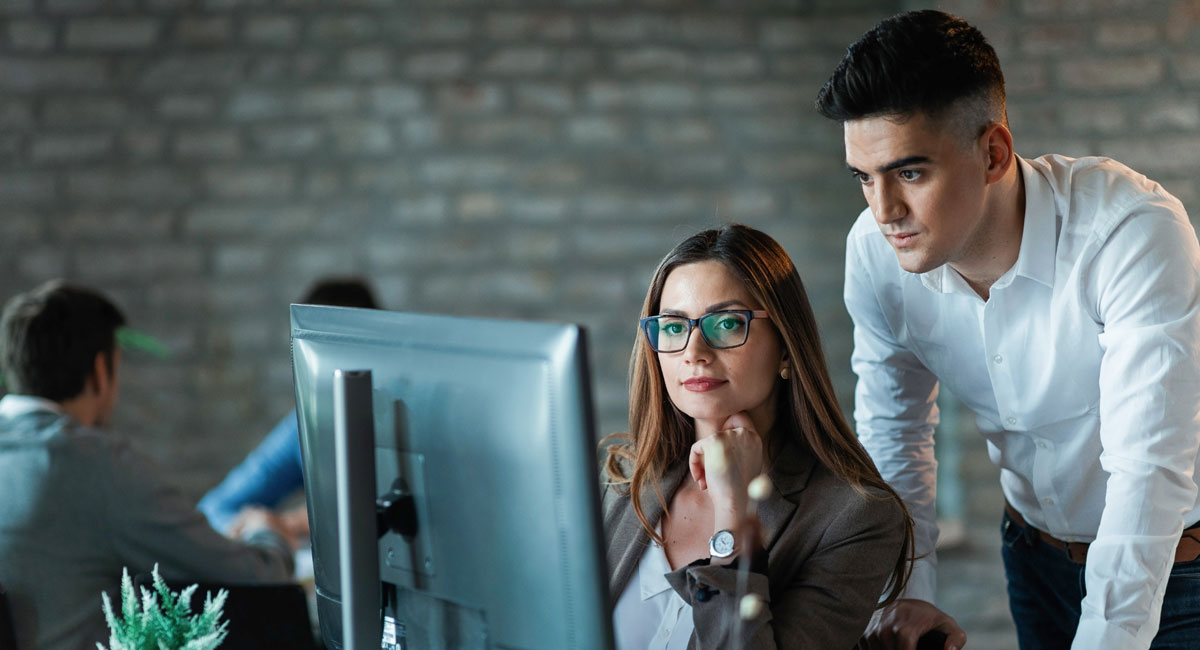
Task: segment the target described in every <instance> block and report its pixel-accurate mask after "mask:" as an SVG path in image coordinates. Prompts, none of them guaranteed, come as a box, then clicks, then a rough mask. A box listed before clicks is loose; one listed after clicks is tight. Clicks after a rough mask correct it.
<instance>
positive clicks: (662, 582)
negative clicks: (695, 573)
mask: <svg viewBox="0 0 1200 650" xmlns="http://www.w3.org/2000/svg"><path fill="white" fill-rule="evenodd" d="M670 572H671V564H670V563H669V562H667V554H666V553H665V552H663V549H662V547H661V546H659V545H658V544H655V543H654V542H651V543H650V544H649V545H648V546H647V547H646V551H645V552H644V553H642V559H641V561H640V562H638V568H637V573H636V574H634V576H633V579H631V580H630V581H629V584H627V585H625V591H623V592H621V597H620V598H618V599H617V606H616V607H615V608H613V636H614V638H615V640H616V643H617V650H686V649H687V645H688V641H689V640H690V639H691V638H692V631H693V630H694V629H695V625H694V624H693V622H692V607H691V605H688V604H687V603H686V602H684V600H683V598H680V597H679V594H678V593H676V592H675V590H674V589H672V588H671V584H670V583H668V582H667V574H668V573H670Z"/></svg>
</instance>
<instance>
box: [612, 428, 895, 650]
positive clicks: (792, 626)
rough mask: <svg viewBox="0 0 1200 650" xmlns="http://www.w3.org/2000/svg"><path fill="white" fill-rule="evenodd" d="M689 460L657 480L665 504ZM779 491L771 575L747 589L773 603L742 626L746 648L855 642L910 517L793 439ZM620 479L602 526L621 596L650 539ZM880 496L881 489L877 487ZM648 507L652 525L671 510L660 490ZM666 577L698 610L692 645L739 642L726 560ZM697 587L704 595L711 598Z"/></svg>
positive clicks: (814, 648)
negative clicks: (859, 490)
mask: <svg viewBox="0 0 1200 650" xmlns="http://www.w3.org/2000/svg"><path fill="white" fill-rule="evenodd" d="M686 474H687V463H686V462H680V463H677V464H675V465H674V466H672V467H671V468H670V469H669V470H668V471H667V472H666V475H665V476H664V477H663V479H662V481H661V482H660V484H659V488H660V489H661V490H662V495H663V497H664V498H665V499H666V501H667V503H670V501H671V497H672V496H673V495H674V494H675V490H676V489H678V487H679V485H680V482H681V481H682V480H691V479H690V477H688V476H687V475H686ZM768 475H769V476H770V477H771V480H772V482H774V484H775V490H774V492H773V493H772V495H771V496H770V498H768V499H767V500H766V501H765V502H763V503H762V504H760V506H759V510H758V514H759V519H760V520H761V521H762V526H763V532H764V536H765V541H766V549H767V553H768V557H769V559H768V562H767V573H766V574H765V575H764V574H761V573H751V574H750V580H749V590H750V592H752V593H756V594H758V595H760V596H762V597H763V598H765V599H766V600H767V601H768V610H767V611H764V613H763V614H761V615H760V616H759V617H758V618H757V619H755V620H753V621H748V622H746V623H745V624H743V626H742V636H743V639H744V643H743V646H742V647H744V648H746V649H747V650H751V649H754V650H757V649H760V648H761V649H769V648H805V649H808V650H848V649H850V648H853V647H854V645H855V643H856V642H857V641H858V639H859V637H860V636H862V633H863V630H864V629H866V627H867V622H868V620H869V619H870V617H871V613H872V611H874V609H875V605H876V603H877V601H878V600H879V597H880V595H881V594H882V593H883V590H884V587H885V584H886V582H887V580H888V577H889V576H890V575H891V571H892V568H893V567H894V566H895V563H896V559H897V557H898V556H899V554H900V547H901V544H902V542H903V536H904V519H903V514H902V511H901V510H900V508H899V506H898V505H897V504H896V503H895V502H893V501H892V500H890V499H882V498H881V499H878V500H876V499H868V498H865V497H863V496H862V495H860V494H858V493H857V492H855V491H854V490H853V489H852V488H851V487H850V486H849V485H848V484H847V483H846V482H845V481H843V480H841V479H839V478H837V477H836V476H834V475H833V473H831V472H830V471H829V470H828V469H826V468H825V467H824V466H823V465H820V464H819V463H817V462H816V460H815V459H814V458H813V456H812V455H811V454H807V453H802V452H800V450H799V449H798V447H797V445H788V446H787V448H786V449H785V450H784V451H783V453H781V454H780V456H779V458H777V459H776V460H775V462H774V463H773V466H772V468H771V470H770V471H769V472H768ZM622 492H623V490H622V489H621V488H620V487H619V486H610V485H606V486H604V488H603V490H602V493H603V497H602V498H603V516H604V532H605V537H606V540H607V544H608V550H607V556H608V569H609V582H608V588H609V593H610V595H611V598H612V602H614V603H615V602H616V601H617V599H618V598H620V596H621V593H622V592H623V591H624V589H625V587H626V585H627V584H628V582H629V580H630V578H632V576H633V575H634V573H635V569H636V568H637V565H638V563H639V562H640V561H641V558H642V553H643V552H644V551H645V548H646V545H647V544H648V543H650V537H649V535H648V534H647V533H646V532H645V530H644V529H643V528H642V526H641V522H640V521H638V517H637V514H636V513H635V512H634V510H633V505H632V503H633V502H632V500H631V499H630V498H629V496H628V495H627V494H623V493H622ZM873 494H878V495H879V496H880V497H882V493H881V492H876V493H873ZM642 508H643V509H644V511H645V514H646V517H647V518H648V519H649V520H650V522H651V523H652V524H657V523H658V520H659V519H660V518H661V517H662V515H663V507H662V505H661V504H660V503H659V501H658V499H657V498H656V497H655V495H654V491H653V488H647V489H646V490H644V494H643V496H642ZM667 580H668V582H670V584H671V586H672V587H673V588H674V589H675V591H676V592H677V593H678V594H679V595H680V597H681V598H683V600H684V601H685V602H687V603H688V604H689V605H691V607H692V618H693V620H694V622H695V628H696V629H695V632H694V633H693V634H692V638H691V641H690V642H689V643H688V648H689V649H692V650H701V649H709V648H728V647H730V646H731V644H732V639H731V635H732V632H733V621H734V618H733V617H734V616H736V613H737V603H736V602H735V601H736V596H735V588H736V572H735V571H734V570H733V569H731V568H728V567H722V566H689V567H680V568H678V569H676V570H675V571H672V572H671V573H668V574H667ZM697 592H705V593H704V594H703V595H706V596H708V597H707V598H706V599H705V600H704V601H701V600H699V599H697Z"/></svg>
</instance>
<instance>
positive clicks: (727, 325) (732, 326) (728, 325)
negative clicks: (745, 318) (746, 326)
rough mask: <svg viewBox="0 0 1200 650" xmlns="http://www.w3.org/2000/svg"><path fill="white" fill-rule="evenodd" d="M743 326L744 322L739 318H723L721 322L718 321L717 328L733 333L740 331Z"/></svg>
mask: <svg viewBox="0 0 1200 650" xmlns="http://www.w3.org/2000/svg"><path fill="white" fill-rule="evenodd" d="M741 326H742V321H741V320H739V319H737V318H732V317H730V318H722V319H721V320H719V321H717V327H719V328H721V329H723V330H730V331H732V330H736V329H738V328H739V327H741Z"/></svg>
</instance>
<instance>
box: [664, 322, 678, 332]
mask: <svg viewBox="0 0 1200 650" xmlns="http://www.w3.org/2000/svg"><path fill="white" fill-rule="evenodd" d="M662 331H663V332H664V333H666V334H682V333H683V323H663V326H662Z"/></svg>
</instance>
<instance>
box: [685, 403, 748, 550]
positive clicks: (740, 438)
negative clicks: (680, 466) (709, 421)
mask: <svg viewBox="0 0 1200 650" xmlns="http://www.w3.org/2000/svg"><path fill="white" fill-rule="evenodd" d="M762 462H763V450H762V438H761V437H760V436H759V435H758V432H757V431H755V429H754V423H753V422H751V420H750V416H749V415H747V414H746V413H745V412H741V413H735V414H734V415H731V416H730V417H729V419H728V420H726V421H725V423H724V425H722V427H721V430H720V431H718V432H717V433H715V434H713V435H711V436H708V437H707V438H703V439H701V440H698V441H696V443H695V444H693V445H692V449H691V453H690V454H689V455H688V466H689V468H690V469H691V473H692V479H694V480H695V481H696V483H697V485H699V486H700V489H701V490H707V491H708V493H709V498H710V499H712V502H713V511H714V515H715V517H716V520H717V526H718V529H720V528H735V527H737V526H738V525H739V524H740V522H741V521H742V519H743V518H744V516H745V514H746V502H747V499H748V496H747V494H746V488H747V486H748V485H749V484H750V481H751V480H753V479H754V477H755V476H758V475H759V474H760V473H761V472H762ZM723 523H728V524H730V525H727V526H723V525H722V524H723Z"/></svg>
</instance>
